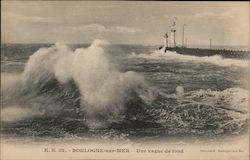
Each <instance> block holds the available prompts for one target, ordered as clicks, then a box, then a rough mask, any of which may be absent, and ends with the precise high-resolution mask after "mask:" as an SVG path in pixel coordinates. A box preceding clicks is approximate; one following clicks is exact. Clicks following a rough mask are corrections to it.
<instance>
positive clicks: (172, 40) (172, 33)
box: [169, 17, 176, 47]
mask: <svg viewBox="0 0 250 160" xmlns="http://www.w3.org/2000/svg"><path fill="white" fill-rule="evenodd" d="M175 25H176V17H174V19H173V24H172V25H171V26H169V27H170V47H176V42H175V32H176V29H175Z"/></svg>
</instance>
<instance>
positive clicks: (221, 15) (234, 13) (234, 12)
mask: <svg viewBox="0 0 250 160" xmlns="http://www.w3.org/2000/svg"><path fill="white" fill-rule="evenodd" d="M247 14H248V13H246V11H244V10H241V9H239V8H232V9H230V10H227V11H224V12H217V13H216V12H207V11H206V12H198V13H195V14H190V15H181V14H180V15H174V16H175V17H177V18H188V19H204V18H215V19H228V18H239V17H242V16H243V17H245V16H246V15H247ZM174 16H173V15H165V16H164V17H165V18H171V19H173V17H174Z"/></svg>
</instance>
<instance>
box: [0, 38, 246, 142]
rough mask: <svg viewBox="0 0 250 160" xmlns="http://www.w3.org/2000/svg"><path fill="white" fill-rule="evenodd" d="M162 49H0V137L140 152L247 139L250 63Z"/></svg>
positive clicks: (105, 45)
mask: <svg viewBox="0 0 250 160" xmlns="http://www.w3.org/2000/svg"><path fill="white" fill-rule="evenodd" d="M158 48H159V47H158V46H153V45H150V46H145V45H117V44H111V43H109V42H106V41H103V40H95V41H94V42H93V43H91V44H62V43H56V44H1V136H2V137H3V139H5V140H7V141H12V140H13V139H19V140H20V139H21V140H24V139H29V140H31V141H51V139H60V140H61V139H70V140H75V141H83V142H89V141H129V142H138V143H139V142H141V141H163V140H166V141H185V140H186V141H197V140H199V141H203V140H213V141H218V140H220V139H223V138H224V137H235V136H236V137H237V136H241V135H247V134H248V133H249V131H248V128H249V60H244V59H242V60H239V59H224V58H222V57H220V56H219V55H215V56H211V57H196V56H191V55H181V54H178V53H176V52H170V51H168V52H167V53H164V52H163V51H161V50H158Z"/></svg>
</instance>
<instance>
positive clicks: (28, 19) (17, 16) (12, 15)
mask: <svg viewBox="0 0 250 160" xmlns="http://www.w3.org/2000/svg"><path fill="white" fill-rule="evenodd" d="M2 18H4V19H6V20H11V21H17V22H18V21H24V22H33V23H53V22H55V21H56V20H55V19H54V18H52V17H38V16H24V15H21V14H16V13H12V12H3V13H2Z"/></svg>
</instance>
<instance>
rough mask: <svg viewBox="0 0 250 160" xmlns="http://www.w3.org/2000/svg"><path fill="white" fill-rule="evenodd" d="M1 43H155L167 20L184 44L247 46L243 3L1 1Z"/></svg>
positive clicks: (246, 13) (246, 6)
mask: <svg viewBox="0 0 250 160" xmlns="http://www.w3.org/2000/svg"><path fill="white" fill-rule="evenodd" d="M1 6H2V9H1V27H2V31H1V33H2V34H1V41H2V43H6V42H8V43H48V42H49V43H55V42H64V43H89V42H91V41H93V40H94V39H105V40H107V41H109V42H111V43H125V44H131V43H132V44H152V45H153V44H161V43H162V38H163V34H164V33H165V32H166V31H168V32H169V27H168V26H169V25H170V24H171V21H172V19H173V17H177V32H176V41H177V43H178V44H181V40H182V25H183V24H184V23H185V24H187V26H186V27H185V33H186V34H185V36H186V38H187V39H188V44H205V45H206V44H209V38H212V39H213V44H216V45H248V44H249V2H157V1H155V2H153V1H151V2H150V1H149V2H147V1H144V2H143V1H138V2H132V1H116V2H115V1H110V2H101V1H95V2H90V1H75V2H69V1H61V2H58V1H45V2H44V1H39V2H35V1H23V2H22V1H1Z"/></svg>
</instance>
